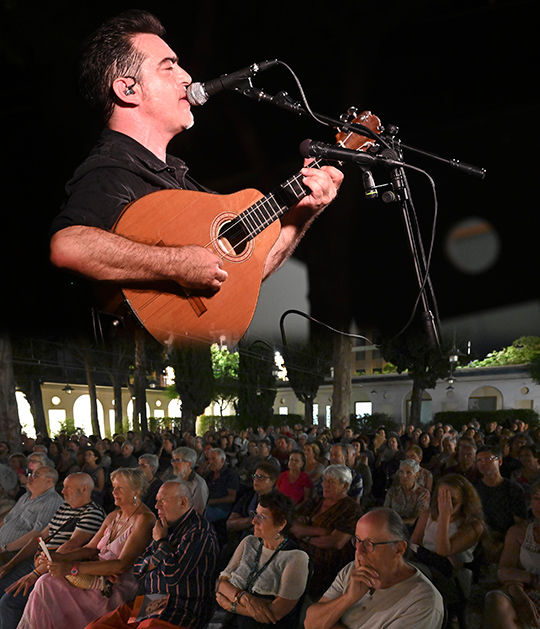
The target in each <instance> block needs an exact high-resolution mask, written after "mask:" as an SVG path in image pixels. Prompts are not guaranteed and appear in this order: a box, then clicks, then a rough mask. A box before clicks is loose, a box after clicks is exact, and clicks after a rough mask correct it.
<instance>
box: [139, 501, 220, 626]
mask: <svg viewBox="0 0 540 629" xmlns="http://www.w3.org/2000/svg"><path fill="white" fill-rule="evenodd" d="M217 558H218V545H217V540H216V536H215V533H214V530H213V528H212V525H211V524H210V523H209V522H208V521H207V520H206V519H205V518H204V517H202V516H200V515H199V514H198V513H197V512H196V511H195V509H190V510H189V511H188V512H187V513H186V514H184V516H183V517H181V518H180V519H179V520H178V521H177V522H175V523H174V524H173V525H172V526H170V527H169V531H168V535H167V539H166V540H162V541H160V542H155V541H153V542H152V543H151V544H150V546H148V547H147V548H146V550H145V551H144V553H143V554H142V555H141V556H140V557H139V559H138V560H137V562H136V564H135V574H136V575H137V576H139V577H140V578H144V589H145V594H169V600H168V603H167V607H166V608H165V610H164V611H163V612H161V614H157V615H156V617H159V619H160V620H164V621H166V622H170V623H172V624H175V625H179V626H181V627H190V628H191V629H202V628H203V627H204V626H205V624H206V623H207V622H208V620H209V615H210V613H211V611H212V608H213V603H214V591H215V579H216V567H217Z"/></svg>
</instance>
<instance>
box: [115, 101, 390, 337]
mask: <svg viewBox="0 0 540 629" xmlns="http://www.w3.org/2000/svg"><path fill="white" fill-rule="evenodd" d="M353 122H355V123H359V124H362V125H364V126H365V127H367V128H369V129H371V130H372V131H373V132H375V133H380V130H381V123H380V120H379V119H378V118H377V117H376V116H374V115H373V114H371V112H368V111H366V112H363V113H362V114H360V115H359V116H357V117H356V118H355V119H354V121H353ZM336 137H337V140H338V142H339V144H340V145H341V146H344V147H347V148H350V149H355V150H360V151H365V150H367V149H368V148H369V147H370V146H372V145H373V144H374V143H375V140H373V139H372V138H368V137H366V136H362V135H359V134H356V133H340V134H338V135H337V136H336ZM323 164H325V162H324V160H322V159H318V160H315V161H314V162H312V163H311V164H310V166H311V167H315V168H316V167H320V166H322V165H323ZM309 193H310V190H309V189H308V188H306V187H305V186H304V185H303V184H302V175H301V173H297V174H296V175H294V176H293V177H291V178H290V179H288V180H287V181H285V182H284V183H283V184H281V185H280V186H278V187H277V188H275V189H274V190H272V192H270V193H269V194H267V195H266V196H263V195H262V194H261V193H260V192H258V191H257V190H252V189H247V190H241V191H240V192H236V193H234V194H228V195H217V194H209V193H205V192H195V191H191V190H160V191H157V192H153V193H151V194H148V195H146V196H144V197H142V198H140V199H138V200H137V201H134V202H132V203H130V204H129V205H127V206H126V207H125V208H124V210H123V212H122V214H121V215H120V217H119V218H118V220H117V221H116V223H115V225H114V227H113V232H114V233H116V234H119V235H121V236H123V237H125V238H129V239H130V240H133V241H135V242H141V243H145V244H149V245H153V246H156V247H160V246H167V247H171V246H182V245H187V244H190V245H200V246H202V247H206V248H208V249H210V250H212V251H213V252H215V253H216V254H217V255H218V256H220V257H221V258H222V261H223V268H224V270H225V271H227V273H228V278H227V280H226V281H225V282H224V283H223V286H222V288H221V290H219V291H218V292H217V293H213V294H211V295H209V294H204V293H202V292H201V293H199V292H196V291H192V290H188V289H185V288H183V287H182V286H180V285H178V284H175V283H173V282H171V283H161V284H156V283H153V284H152V285H151V286H149V285H146V284H144V285H136V286H132V285H130V286H122V287H120V290H121V294H120V293H119V292H118V290H117V289H115V294H114V296H113V297H112V298H111V295H110V291H109V296H108V299H107V301H108V303H107V304H106V305H105V309H106V310H108V311H109V312H116V313H121V315H123V314H124V313H125V312H126V306H128V307H129V310H130V311H131V312H132V313H133V314H134V315H135V317H136V319H137V320H138V322H139V323H140V325H142V326H143V327H144V328H145V329H146V330H147V331H148V332H149V333H150V334H151V335H152V336H153V337H154V338H156V339H157V340H158V341H159V342H160V343H162V344H163V345H165V346H173V345H177V344H179V343H181V342H182V341H185V340H187V339H190V340H200V341H204V342H209V343H213V342H225V343H226V344H228V345H229V346H234V345H235V344H236V343H237V342H238V341H239V340H240V339H241V337H242V336H243V335H244V333H245V332H246V330H247V328H248V326H249V324H250V323H251V319H252V317H253V314H254V312H255V308H256V306H257V301H258V298H259V291H260V287H261V282H262V277H263V268H264V264H265V261H266V258H267V256H268V254H269V252H270V250H271V249H272V247H273V245H274V243H275V242H276V240H277V238H278V236H279V232H280V223H279V221H278V220H277V219H279V218H280V217H281V216H282V215H283V214H285V212H287V211H288V210H289V208H291V207H292V206H293V205H294V204H295V203H297V202H298V201H300V200H301V199H302V198H304V197H305V196H307V195H308V194H309Z"/></svg>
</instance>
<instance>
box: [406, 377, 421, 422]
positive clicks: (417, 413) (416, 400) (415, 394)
mask: <svg viewBox="0 0 540 629" xmlns="http://www.w3.org/2000/svg"><path fill="white" fill-rule="evenodd" d="M423 397H424V389H422V388H421V387H420V386H418V385H417V384H416V383H415V382H414V381H413V389H412V394H411V412H410V416H409V423H410V424H412V425H413V426H420V423H421V418H422V398H423Z"/></svg>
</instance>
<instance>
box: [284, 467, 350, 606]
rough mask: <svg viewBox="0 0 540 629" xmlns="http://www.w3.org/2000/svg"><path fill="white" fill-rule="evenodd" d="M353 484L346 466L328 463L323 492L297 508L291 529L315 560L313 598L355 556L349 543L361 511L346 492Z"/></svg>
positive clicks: (324, 590) (324, 475)
mask: <svg viewBox="0 0 540 629" xmlns="http://www.w3.org/2000/svg"><path fill="white" fill-rule="evenodd" d="M351 483H352V473H351V470H350V469H349V468H348V467H347V466H346V465H329V466H328V467H327V468H326V469H325V470H324V472H323V482H322V486H323V495H322V496H317V497H316V498H312V499H311V500H308V501H307V502H306V503H305V504H303V505H302V506H301V507H300V508H299V509H298V511H297V520H296V522H295V523H294V525H293V527H292V529H291V532H292V533H293V534H294V535H295V537H296V538H297V539H298V540H299V541H300V546H301V548H303V549H304V550H305V551H306V552H307V553H308V554H309V556H310V557H311V559H312V561H313V578H312V579H311V581H310V586H309V593H310V594H311V595H312V596H313V597H319V596H322V594H324V593H325V592H326V590H327V589H328V588H329V587H330V585H331V584H332V581H333V580H334V577H335V576H336V574H337V573H338V572H339V571H340V570H341V568H343V567H344V566H345V565H346V564H347V563H349V561H352V559H351V558H354V550H353V548H352V546H351V544H350V543H349V542H350V539H351V537H352V536H353V535H354V530H355V527H356V522H357V521H358V519H359V517H360V515H361V513H362V512H361V509H360V506H359V505H358V503H357V502H356V501H355V500H353V499H352V498H350V497H349V496H348V495H347V492H348V490H349V488H350V486H351Z"/></svg>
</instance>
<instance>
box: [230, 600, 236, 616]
mask: <svg viewBox="0 0 540 629" xmlns="http://www.w3.org/2000/svg"><path fill="white" fill-rule="evenodd" d="M229 611H230V612H232V613H233V614H236V603H231V609H230V610H229Z"/></svg>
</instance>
